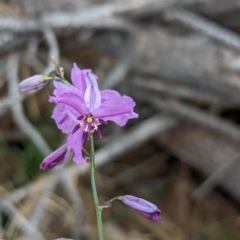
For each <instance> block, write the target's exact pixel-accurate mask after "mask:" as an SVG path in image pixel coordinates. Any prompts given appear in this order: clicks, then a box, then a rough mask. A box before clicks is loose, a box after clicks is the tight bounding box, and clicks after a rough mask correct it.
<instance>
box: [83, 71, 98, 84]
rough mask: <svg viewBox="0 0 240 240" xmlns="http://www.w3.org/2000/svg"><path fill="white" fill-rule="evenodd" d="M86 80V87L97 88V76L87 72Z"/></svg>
mask: <svg viewBox="0 0 240 240" xmlns="http://www.w3.org/2000/svg"><path fill="white" fill-rule="evenodd" d="M86 78H87V86H89V85H93V86H95V87H98V82H97V76H96V75H95V74H93V73H92V72H88V73H87V75H86Z"/></svg>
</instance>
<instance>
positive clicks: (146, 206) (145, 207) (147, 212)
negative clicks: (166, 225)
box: [118, 195, 161, 221]
mask: <svg viewBox="0 0 240 240" xmlns="http://www.w3.org/2000/svg"><path fill="white" fill-rule="evenodd" d="M118 199H119V200H122V202H123V203H124V204H126V205H127V206H129V207H131V208H133V209H134V210H135V211H137V212H139V213H140V214H141V215H143V216H144V217H146V218H148V219H150V220H152V221H158V220H160V219H161V217H160V214H161V211H160V210H159V209H158V208H157V206H156V205H154V204H152V203H150V202H148V201H146V200H144V199H142V198H138V197H134V196H131V195H125V196H121V197H118Z"/></svg>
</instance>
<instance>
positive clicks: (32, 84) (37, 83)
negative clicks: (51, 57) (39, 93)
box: [19, 75, 50, 92]
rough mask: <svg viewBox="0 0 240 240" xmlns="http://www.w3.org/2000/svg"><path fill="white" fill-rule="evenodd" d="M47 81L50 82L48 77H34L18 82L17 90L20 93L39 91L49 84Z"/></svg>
mask: <svg viewBox="0 0 240 240" xmlns="http://www.w3.org/2000/svg"><path fill="white" fill-rule="evenodd" d="M48 80H50V78H49V77H45V76H43V75H34V76H32V77H29V78H26V79H25V80H23V81H22V82H20V84H19V89H20V91H22V92H27V91H31V90H35V89H41V88H43V87H45V86H46V85H47V84H48V83H49V81H48Z"/></svg>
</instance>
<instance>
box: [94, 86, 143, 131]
mask: <svg viewBox="0 0 240 240" xmlns="http://www.w3.org/2000/svg"><path fill="white" fill-rule="evenodd" d="M102 92H104V93H103V94H102V96H103V97H104V98H103V99H104V101H102V104H101V106H100V107H99V108H98V109H96V110H95V111H94V112H93V115H94V117H96V118H99V119H102V120H104V121H113V122H115V123H117V124H118V125H119V126H124V125H125V124H126V122H127V121H128V120H129V119H131V118H137V117H138V114H136V113H135V112H133V107H134V106H135V102H134V101H133V99H132V98H130V97H127V96H120V95H119V96H117V93H116V92H115V91H113V92H111V90H107V91H106V90H105V91H102ZM102 92H101V93H102Z"/></svg>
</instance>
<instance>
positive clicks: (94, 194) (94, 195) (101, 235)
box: [90, 134, 104, 240]
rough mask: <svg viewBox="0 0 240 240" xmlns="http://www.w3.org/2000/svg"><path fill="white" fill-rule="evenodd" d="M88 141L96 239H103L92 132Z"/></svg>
mask: <svg viewBox="0 0 240 240" xmlns="http://www.w3.org/2000/svg"><path fill="white" fill-rule="evenodd" d="M90 143H91V184H92V193H93V200H94V205H95V210H96V217H97V229H98V239H99V240H104V238H103V228H102V210H101V209H100V208H99V202H98V194H97V187H96V180H95V154H94V142H93V135H92V134H91V136H90Z"/></svg>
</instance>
